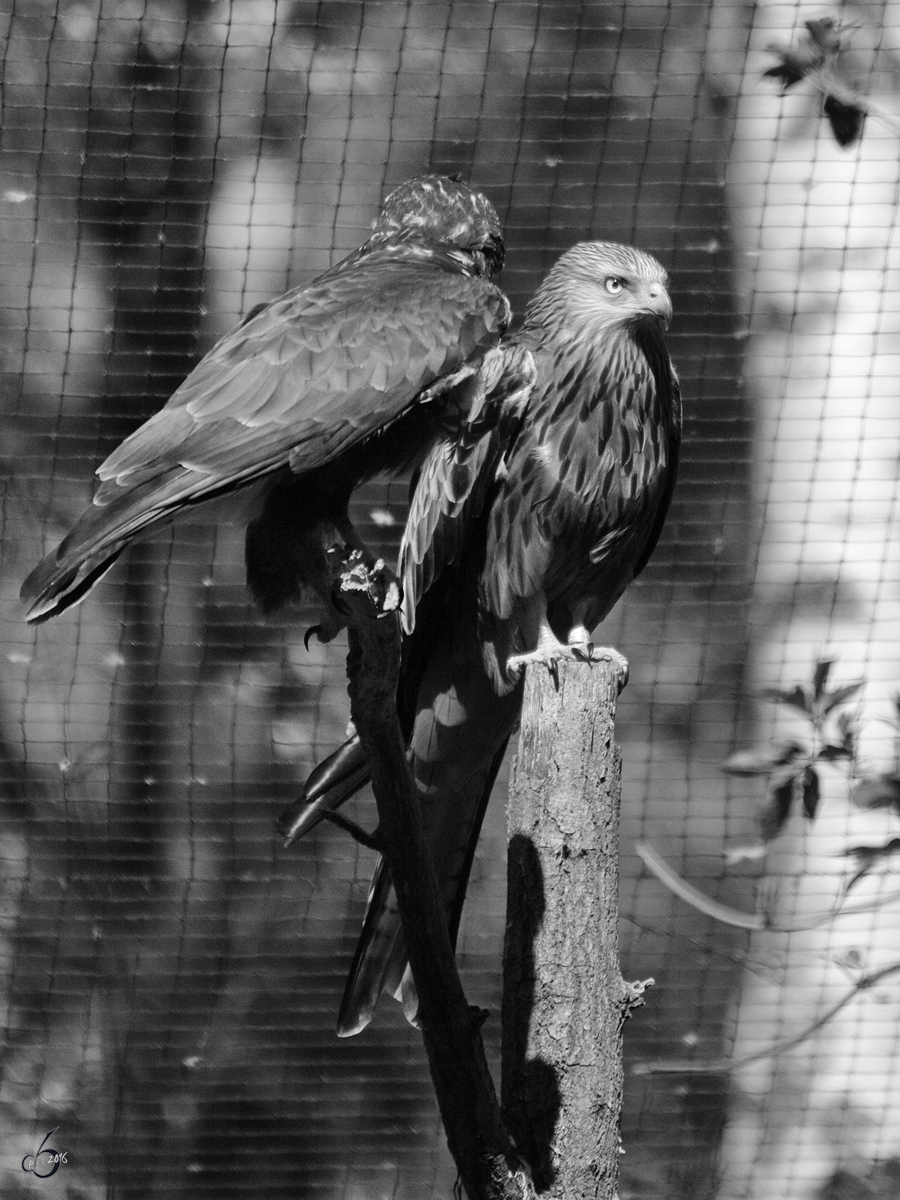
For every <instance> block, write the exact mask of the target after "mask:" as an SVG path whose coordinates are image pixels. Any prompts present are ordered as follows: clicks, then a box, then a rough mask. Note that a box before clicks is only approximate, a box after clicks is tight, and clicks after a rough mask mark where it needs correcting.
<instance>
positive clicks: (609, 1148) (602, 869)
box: [503, 662, 640, 1200]
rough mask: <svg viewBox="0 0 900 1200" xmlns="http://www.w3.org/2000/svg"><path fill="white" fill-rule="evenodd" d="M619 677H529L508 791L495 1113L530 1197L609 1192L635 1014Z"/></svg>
mask: <svg viewBox="0 0 900 1200" xmlns="http://www.w3.org/2000/svg"><path fill="white" fill-rule="evenodd" d="M617 688H618V679H617V675H616V672H615V670H614V669H613V668H612V667H611V666H608V665H606V664H605V663H596V664H594V665H592V666H589V665H587V664H584V663H575V662H561V663H560V664H559V690H558V691H557V690H556V689H555V687H554V685H553V681H552V679H551V678H550V675H549V673H548V672H547V671H546V670H544V669H542V668H536V667H531V668H529V669H528V677H527V680H526V684H525V700H524V707H523V713H522V731H521V736H520V740H519V752H518V756H517V758H516V760H515V763H514V764H513V773H512V779H511V782H510V796H509V810H508V831H509V865H508V871H507V887H508V896H507V926H506V949H505V954H504V989H503V993H504V994H503V1110H504V1116H505V1119H506V1123H507V1127H508V1128H509V1130H510V1133H511V1134H512V1136H513V1138H514V1139H515V1142H516V1145H517V1148H518V1149H519V1151H520V1153H522V1155H523V1156H524V1158H525V1159H526V1160H527V1161H528V1163H529V1164H530V1166H531V1169H532V1173H533V1177H534V1183H535V1187H536V1190H537V1191H538V1192H540V1193H541V1194H544V1193H546V1195H547V1196H549V1197H559V1198H562V1197H565V1198H566V1200H576V1198H581V1197H585V1198H586V1197H590V1198H591V1200H601V1198H602V1200H611V1198H612V1197H613V1196H614V1195H615V1192H616V1181H617V1176H618V1155H619V1115H620V1111H621V1104H622V1023H623V1019H624V1017H625V1016H626V1015H627V1014H628V1011H629V1009H630V1008H631V1007H632V1006H633V1005H634V1004H635V1003H639V1002H640V1001H639V998H638V993H636V992H635V989H633V988H629V987H628V986H627V985H626V984H625V983H624V982H623V980H622V977H621V974H620V972H619V956H618V937H617V929H616V924H617V918H618V879H619V873H618V834H619V797H620V756H619V750H618V748H617V747H616V745H615V743H614V741H613V717H614V714H615V705H616V695H617Z"/></svg>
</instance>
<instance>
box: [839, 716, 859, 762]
mask: <svg viewBox="0 0 900 1200" xmlns="http://www.w3.org/2000/svg"><path fill="white" fill-rule="evenodd" d="M836 724H837V727H838V733H839V734H840V735H841V745H842V746H846V748H847V751H848V753H849V754H851V755H852V754H853V753H854V752H855V750H856V717H855V716H854V715H853V713H848V712H843V713H840V715H839V716H838V718H837V721H836Z"/></svg>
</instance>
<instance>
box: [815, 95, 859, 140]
mask: <svg viewBox="0 0 900 1200" xmlns="http://www.w3.org/2000/svg"><path fill="white" fill-rule="evenodd" d="M822 111H823V112H824V113H825V116H826V117H827V118H828V123H829V125H830V126H831V132H832V133H833V134H834V140H835V141H836V142H837V144H838V145H839V146H842V147H844V148H845V149H846V147H847V146H852V145H853V144H854V142H858V141H859V139H860V138H861V137H862V131H863V125H864V124H865V121H866V114H865V110H864V109H862V108H860V106H859V105H858V104H847V103H845V102H844V101H843V100H838V98H837V97H836V96H826V97H825V103H824V104H823V105H822Z"/></svg>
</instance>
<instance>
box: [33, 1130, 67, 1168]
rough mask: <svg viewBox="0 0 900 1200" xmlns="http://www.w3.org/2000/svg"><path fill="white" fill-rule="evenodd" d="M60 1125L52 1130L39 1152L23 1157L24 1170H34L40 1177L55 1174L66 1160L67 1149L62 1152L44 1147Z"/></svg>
mask: <svg viewBox="0 0 900 1200" xmlns="http://www.w3.org/2000/svg"><path fill="white" fill-rule="evenodd" d="M57 1129H59V1126H58V1125H57V1126H55V1128H53V1129H51V1130H50V1133H48V1134H47V1137H45V1138H44V1141H43V1142H41V1144H40V1146H38V1150H37V1154H26V1155H25V1157H24V1158H23V1159H22V1170H23V1171H33V1172H34V1174H35V1175H36V1176H37V1177H38V1179H49V1178H50V1176H51V1175H55V1174H56V1172H57V1171H58V1170H59V1168H60V1166H61V1165H62V1163H64V1162H65V1161H66V1154H67V1153H68V1151H67V1150H64V1151H63V1152H62V1154H60V1152H59V1151H58V1150H52V1149H51V1148H50V1147H49V1146H47V1148H46V1149H44V1146H45V1143H46V1141H47V1138H48V1137H50V1134H51V1133H56V1130H57Z"/></svg>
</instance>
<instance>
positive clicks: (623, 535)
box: [282, 242, 681, 1035]
mask: <svg viewBox="0 0 900 1200" xmlns="http://www.w3.org/2000/svg"><path fill="white" fill-rule="evenodd" d="M671 315H672V306H671V302H670V300H669V296H668V293H667V290H666V274H665V271H664V270H663V268H662V267H661V266H660V264H659V263H658V262H657V261H656V260H655V259H654V258H651V257H650V255H648V254H644V253H642V252H641V251H639V250H634V249H631V248H630V247H627V246H619V245H614V244H610V243H606V242H586V243H582V244H579V245H577V246H574V247H573V248H572V249H571V250H569V251H568V252H567V253H565V254H564V255H563V256H562V257H561V258H560V260H559V261H558V262H557V264H556V265H555V266H554V267H553V269H552V270H551V271H550V273H549V274H548V276H547V278H546V279H545V280H544V282H543V284H542V285H541V287H540V288H539V289H538V292H537V294H536V295H535V296H534V298H533V300H532V302H531V304H530V305H529V308H528V311H527V315H526V319H525V322H524V325H523V327H522V329H521V330H520V331H519V332H518V333H517V334H516V335H515V336H514V337H512V338H510V339H508V340H507V341H506V343H505V346H504V351H505V354H506V357H507V363H508V364H511V367H510V368H509V369H511V370H512V372H513V374H515V372H516V370H517V369H519V370H522V369H523V361H522V358H521V357H520V358H519V359H518V360H517V359H516V355H517V354H518V355H519V356H523V355H528V354H530V355H531V356H533V360H534V366H535V369H536V379H535V380H534V383H533V385H531V386H530V388H529V394H528V398H527V401H526V402H525V404H524V405H523V404H522V402H521V399H520V397H519V396H518V395H517V393H516V389H515V387H511V388H510V392H511V396H512V400H511V401H510V402H509V403H507V401H506V399H505V398H504V397H501V401H500V408H501V414H500V418H499V420H498V421H497V422H496V424H495V425H494V426H493V427H492V428H491V429H490V430H488V431H486V432H485V433H484V434H483V436H482V437H481V439H480V440H479V441H478V443H477V444H476V445H475V446H474V447H469V449H468V458H467V463H468V466H469V482H468V485H467V487H466V489H465V494H464V495H462V494H460V492H459V489H453V488H449V489H448V486H447V485H448V481H450V480H452V479H454V478H455V475H456V472H457V466H458V464H457V461H456V449H455V447H454V446H453V445H451V444H450V443H449V442H445V443H441V444H438V445H437V446H436V447H435V449H434V450H433V451H432V453H431V454H430V455H429V457H428V458H427V459H426V461H425V462H424V463H423V466H422V468H421V470H420V472H419V475H418V481H417V484H416V487H415V491H414V493H413V497H412V501H411V506H410V513H409V519H408V522H407V526H406V531H405V534H404V542H403V547H402V551H401V577H402V580H403V585H404V592H405V601H404V603H405V605H406V608H405V622H406V637H405V640H404V652H403V664H402V674H401V689H400V695H399V707H400V716H401V722H402V724H403V726H404V730H405V733H406V735H407V737H408V753H409V761H410V766H411V768H412V773H413V777H414V779H415V782H416V785H417V788H418V790H419V792H420V794H421V797H422V815H423V821H424V824H425V828H426V832H427V835H428V838H429V840H430V843H431V846H432V848H433V852H434V860H435V866H436V870H437V873H438V878H439V883H440V886H441V888H442V890H443V895H444V900H445V903H446V906H447V914H448V923H449V925H450V931H451V936H452V937H455V935H456V930H457V926H458V922H459V916H460V912H461V908H462V903H463V899H464V896H465V888H466V883H467V880H468V874H469V868H470V866H471V862H472V857H473V854H474V850H475V843H476V841H477V838H478V834H479V830H480V827H481V822H482V818H483V815H484V810H485V807H486V804H487V801H488V798H489V796H490V791H491V788H492V786H493V783H494V779H495V777H496V774H497V771H498V769H499V767H500V763H501V761H502V759H503V754H504V751H505V749H506V744H507V741H508V740H509V737H510V735H511V734H512V733H513V731H514V730H515V728H516V726H517V723H518V720H519V714H520V709H521V703H522V691H523V688H522V667H523V666H524V665H525V664H526V663H529V662H544V663H546V664H547V665H548V666H549V667H551V668H553V666H554V665H555V663H556V662H557V661H558V660H559V659H560V658H561V657H566V656H571V657H576V658H582V659H586V660H591V659H599V658H612V659H613V660H614V661H616V662H617V664H618V665H619V666H620V668H622V669H623V670H624V669H627V664H625V663H624V660H623V659H621V656H619V655H617V654H616V652H615V651H613V650H603V649H599V648H597V647H594V646H593V644H592V642H591V638H590V632H589V631H590V630H591V629H592V628H593V627H594V626H595V625H596V624H597V623H598V622H599V621H601V620H602V619H603V618H604V617H606V615H607V614H608V613H609V611H610V609H611V608H612V607H613V605H614V604H615V602H616V601H617V600H618V598H619V597H620V596H621V594H622V592H623V591H624V590H625V588H626V587H627V586H628V584H629V583H630V582H631V581H632V579H634V578H635V577H636V576H637V575H639V574H640V572H641V571H642V570H643V568H644V567H645V566H646V564H647V561H648V559H649V558H650V555H651V554H652V552H653V549H654V547H655V546H656V543H657V540H658V538H659V535H660V532H661V530H662V527H663V522H664V520H665V516H666V511H667V509H668V507H669V501H670V499H671V496H672V489H673V487H674V484H675V474H676V469H677V463H678V450H679V442H680V430H681V399H680V391H679V387H678V381H677V378H676V375H675V372H674V369H673V367H672V364H671V362H670V360H669V355H668V353H667V350H666V345H665V341H664V336H663V335H664V330H665V327H666V326H667V325H668V322H669V319H670V317H671ZM500 386H501V388H502V387H503V383H501V385H500ZM507 386H509V382H508V380H507ZM366 778H367V772H366V765H365V760H364V757H363V755H362V751H361V749H360V747H359V744H358V742H357V741H356V740H355V739H351V740H350V741H348V742H347V743H345V745H344V746H342V747H341V748H340V749H339V750H338V751H336V752H335V754H333V755H332V756H331V757H330V758H329V759H328V760H326V761H325V762H324V763H322V764H321V765H320V766H319V767H318V768H316V770H315V771H314V772H313V774H312V775H311V776H310V778H309V780H308V781H307V785H306V789H305V792H304V795H303V796H302V797H301V799H300V800H299V801H298V802H297V804H296V805H295V806H293V807H292V809H290V810H289V811H288V812H287V813H285V814H284V817H283V818H282V829H283V831H284V832H285V834H286V837H287V840H288V841H290V840H293V838H295V837H297V836H299V835H300V834H301V833H303V832H305V831H306V830H307V829H309V828H311V827H312V826H313V825H315V824H316V823H317V822H318V821H319V820H321V819H322V817H323V816H326V815H327V816H332V815H334V812H333V810H334V809H335V808H336V807H337V806H338V805H339V804H341V803H342V802H343V800H344V799H346V798H347V797H348V796H349V795H351V794H352V793H353V792H354V791H355V790H357V789H358V788H359V787H360V786H362V784H363V783H364V782H365V781H366ZM338 819H339V820H340V818H338ZM343 823H344V824H347V822H343ZM376 843H377V839H376ZM383 991H387V992H389V993H392V994H394V995H396V996H397V997H398V998H400V999H402V1000H403V1002H404V1006H405V1008H406V1012H407V1016H409V1017H410V1019H414V1017H415V1010H416V999H415V993H414V989H413V987H412V981H411V979H410V977H409V972H408V968H407V966H406V958H405V954H404V949H403V941H402V935H401V931H400V924H399V917H398V914H397V911H396V902H395V898H394V895H393V890H392V888H391V882H390V877H389V873H388V871H387V870H386V868H385V865H384V860H382V862H381V863H380V865H379V867H378V869H377V872H376V875H375V879H374V881H373V886H372V892H371V895H370V898H369V906H368V910H367V913H366V918H365V924H364V927H363V932H362V935H361V938H360V942H359V946H358V949H357V952H356V958H355V960H354V964H353V968H352V971H351V974H350V978H349V980H348V984H347V989H346V992H345V996H344V1001H343V1005H342V1008H341V1013H340V1017H339V1023H338V1032H339V1033H340V1034H342V1035H349V1034H353V1033H356V1032H358V1031H359V1030H360V1029H362V1028H363V1027H364V1026H365V1025H366V1024H367V1023H368V1022H369V1021H370V1020H371V1018H372V1015H373V1012H374V1008H375V1005H376V1003H377V1001H378V997H379V995H380V994H381V992H383Z"/></svg>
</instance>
